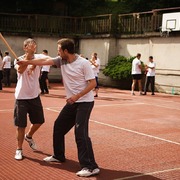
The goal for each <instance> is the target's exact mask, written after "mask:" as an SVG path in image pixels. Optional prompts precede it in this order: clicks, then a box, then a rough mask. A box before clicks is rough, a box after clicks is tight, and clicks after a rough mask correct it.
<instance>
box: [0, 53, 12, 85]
mask: <svg viewBox="0 0 180 180" xmlns="http://www.w3.org/2000/svg"><path fill="white" fill-rule="evenodd" d="M4 55H5V56H4V58H3V65H2V68H3V70H4V86H8V87H10V86H11V80H10V75H11V57H10V56H9V52H8V51H5V53H4Z"/></svg>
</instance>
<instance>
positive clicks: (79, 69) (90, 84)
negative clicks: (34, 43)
mask: <svg viewBox="0 0 180 180" xmlns="http://www.w3.org/2000/svg"><path fill="white" fill-rule="evenodd" d="M57 44H58V55H59V56H58V57H56V58H51V57H49V58H44V59H34V60H31V61H28V60H27V61H26V60H24V62H21V61H20V62H19V63H20V64H21V63H23V64H24V65H27V64H32V65H56V66H57V67H60V68H61V73H62V77H63V85H64V88H65V91H66V97H67V100H66V104H65V106H64V107H63V108H62V110H61V112H60V114H59V115H58V117H57V119H56V121H55V122H54V128H53V150H54V153H53V155H52V156H49V157H46V158H44V161H46V162H53V161H54V162H64V161H65V160H66V158H65V135H66V134H67V133H68V132H69V131H70V129H71V128H72V127H74V128H75V131H74V132H75V140H76V144H77V152H78V159H79V163H80V166H81V168H82V169H81V170H80V171H78V172H77V173H76V175H77V176H84V177H88V176H92V175H97V174H99V172H100V169H99V168H98V165H97V163H96V161H95V158H94V152H93V148H92V142H91V139H90V137H89V128H88V127H89V118H90V114H91V111H92V109H93V106H94V95H93V91H92V90H93V89H94V88H95V86H96V80H95V77H94V73H93V70H92V68H91V65H90V63H89V61H87V60H85V59H84V58H83V57H81V56H79V55H77V54H75V44H74V41H73V40H72V39H68V38H63V39H60V40H59V41H58V43H57Z"/></svg>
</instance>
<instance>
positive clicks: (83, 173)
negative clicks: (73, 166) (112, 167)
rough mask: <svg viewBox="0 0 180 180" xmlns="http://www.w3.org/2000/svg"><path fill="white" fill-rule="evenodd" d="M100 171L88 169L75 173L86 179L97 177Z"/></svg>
mask: <svg viewBox="0 0 180 180" xmlns="http://www.w3.org/2000/svg"><path fill="white" fill-rule="evenodd" d="M99 172H100V169H99V168H96V169H93V170H91V169H88V168H83V169H81V171H78V172H77V173H76V175H77V176H81V177H88V176H93V175H97V174H99Z"/></svg>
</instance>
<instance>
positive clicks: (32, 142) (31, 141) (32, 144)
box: [24, 134, 37, 150]
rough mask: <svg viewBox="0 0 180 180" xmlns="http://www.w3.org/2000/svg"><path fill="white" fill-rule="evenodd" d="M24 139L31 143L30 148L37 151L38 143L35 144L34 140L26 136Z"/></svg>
mask: <svg viewBox="0 0 180 180" xmlns="http://www.w3.org/2000/svg"><path fill="white" fill-rule="evenodd" d="M24 139H25V140H26V141H27V142H28V143H29V146H30V147H31V148H32V149H33V150H37V146H36V143H35V142H34V140H33V139H32V138H28V137H27V135H26V134H25V137H24Z"/></svg>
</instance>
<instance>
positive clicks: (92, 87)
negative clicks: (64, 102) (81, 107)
mask: <svg viewBox="0 0 180 180" xmlns="http://www.w3.org/2000/svg"><path fill="white" fill-rule="evenodd" d="M95 87H96V80H95V79H92V80H90V82H89V83H88V85H87V87H86V88H85V89H84V90H82V91H81V92H80V93H78V94H77V96H78V98H80V97H82V96H84V95H85V94H87V93H88V92H89V91H91V90H92V89H94V88H95Z"/></svg>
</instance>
